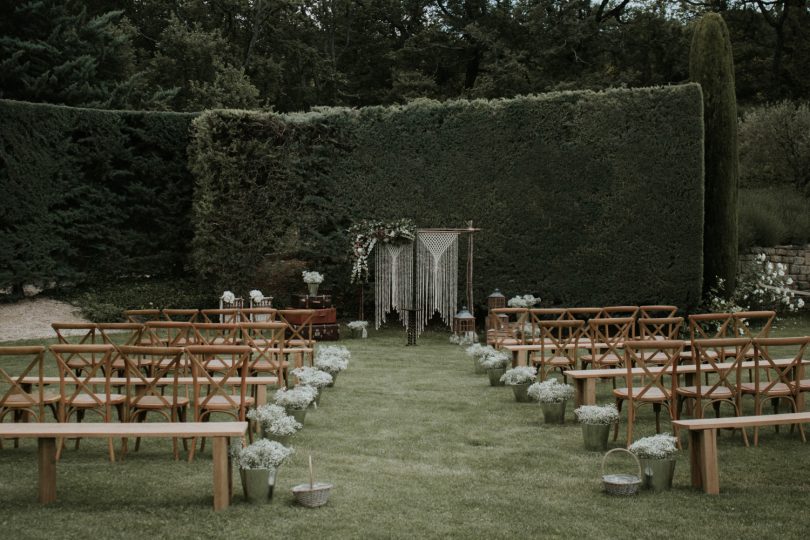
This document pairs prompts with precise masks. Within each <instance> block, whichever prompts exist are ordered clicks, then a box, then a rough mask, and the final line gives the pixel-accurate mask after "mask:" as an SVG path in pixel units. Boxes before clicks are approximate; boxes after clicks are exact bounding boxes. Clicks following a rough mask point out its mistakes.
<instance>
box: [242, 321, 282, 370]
mask: <svg viewBox="0 0 810 540" xmlns="http://www.w3.org/2000/svg"><path fill="white" fill-rule="evenodd" d="M239 326H240V327H241V329H242V344H243V345H247V346H248V347H250V350H251V355H250V367H249V369H248V371H249V373H250V374H251V375H254V374H259V373H275V374H276V377H278V384H279V386H282V385H284V386H286V381H287V368H288V366H287V361H286V358H285V352H284V351H285V341H286V340H285V336H284V334H285V332H286V330H287V325H286V324H284V323H283V322H270V321H267V322H243V323H241V324H240V325H239Z"/></svg>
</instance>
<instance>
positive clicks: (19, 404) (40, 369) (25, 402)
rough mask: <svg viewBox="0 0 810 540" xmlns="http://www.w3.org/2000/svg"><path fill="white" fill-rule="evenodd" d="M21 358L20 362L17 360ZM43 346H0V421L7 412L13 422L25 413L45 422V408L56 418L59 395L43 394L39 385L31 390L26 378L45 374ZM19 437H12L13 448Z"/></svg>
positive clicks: (16, 444) (1, 444) (43, 389)
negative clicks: (25, 380)
mask: <svg viewBox="0 0 810 540" xmlns="http://www.w3.org/2000/svg"><path fill="white" fill-rule="evenodd" d="M21 359H22V363H20V360H21ZM44 370H45V347H42V346H39V345H36V346H30V347H0V423H2V422H3V421H4V419H5V417H6V416H7V415H8V414H11V415H12V420H13V421H14V422H19V421H21V420H23V419H24V418H25V415H30V416H32V417H33V418H34V419H35V421H37V422H44V421H45V418H44V416H45V407H48V408H50V409H51V412H53V416H54V418H56V419H57V421H58V420H59V411H58V409H57V405H58V403H59V396H58V395H52V394H50V393H47V394H46V393H45V387H44V385H42V384H37V385H36V387H37V388H36V390H35V391H31V388H30V386H31V385H29V384H27V383H25V382H24V379H25V378H26V377H33V376H36V377H37V378H38V379H39V380H40V381H42V377H43V376H44V374H45V371H44ZM18 445H19V440H18V439H14V446H15V448H16V447H17V446H18ZM2 447H3V439H2V438H0V448H2Z"/></svg>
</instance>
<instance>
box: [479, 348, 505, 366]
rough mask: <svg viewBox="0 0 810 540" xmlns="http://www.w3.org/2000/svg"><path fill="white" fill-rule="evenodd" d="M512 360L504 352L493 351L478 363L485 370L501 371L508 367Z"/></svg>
mask: <svg viewBox="0 0 810 540" xmlns="http://www.w3.org/2000/svg"><path fill="white" fill-rule="evenodd" d="M511 360H512V358H511V357H510V356H509V355H508V354H507V353H505V352H503V351H496V350H493V351H492V352H487V354H485V355H483V356H481V357H479V359H478V362H479V363H480V364H481V367H482V368H484V369H500V368H504V367H506V366H507V365H508V364H509V362H510V361H511Z"/></svg>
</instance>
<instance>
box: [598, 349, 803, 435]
mask: <svg viewBox="0 0 810 540" xmlns="http://www.w3.org/2000/svg"><path fill="white" fill-rule="evenodd" d="M687 344H691V347H692V351H693V352H692V355H691V356H692V359H693V362H694V365H695V373H694V375H693V380H692V383H691V384H687V385H679V384H678V375H677V372H676V369H675V368H676V366H677V365H678V363H679V362H680V359H681V358H682V356H683V355H682V353H683V350H684V347H685V346H686V345H687ZM808 344H810V337H809V336H803V337H785V338H782V337H780V338H770V337H750V336H748V337H725V338H717V337H713V338H698V339H693V340H692V341H691V342H689V341H682V340H646V341H640V340H629V341H626V342H625V343H624V348H623V354H624V356H625V360H624V366H625V369H626V372H625V386H624V387H622V388H616V389H614V391H613V395H614V397H615V398H616V405H617V407H618V408H619V410H621V408H622V404H623V403H624V402H625V401H627V402H628V409H627V415H628V418H627V444H628V445H629V444H630V443H631V442H632V440H633V426H634V422H635V418H636V415H637V411H638V409H639V408H640V407H641V406H644V405H652V407H653V408H654V410H655V418H656V431H657V432H659V433H660V430H661V429H660V411H661V410H662V408H663V409H664V410H666V411H667V413H668V415H669V417H670V419H671V420H675V419H677V418H679V417H680V415H681V413H682V408H683V407H682V406H683V403H684V402H686V401H691V402H692V411H693V415H694V416H695V417H697V418H702V417H703V415H704V414H705V410H706V409H707V408H708V407H709V406H712V407H714V409H715V413H716V414H717V415H718V416H719V413H720V406H721V405H722V404H723V403H726V404H728V405H730V406H731V407H732V409H733V411H734V414H735V415H736V416H740V415H741V411H742V398H743V396H752V397H753V398H754V414H755V415H760V414H762V413H763V406H764V403H766V402H767V401H768V400H770V401H772V403H773V406H774V412H775V413H777V412H778V407H779V401H780V400H786V401H788V402H789V404H790V406H791V407H792V409H793V411H794V412H799V410H800V409H803V402H804V400H803V398H802V393H803V392H808V391H810V379H804V378H803V368H804V354H805V351H806V349H807V346H808ZM729 351H733V355H732V356H728V353H729ZM777 356H781V357H785V356H787V358H788V359H789V360H790V361H789V362H785V361H777ZM721 360H725V362H726V363H727V365H726V366H725V367H724V368H723V369H720V368H719V367H718V363H719V362H720V361H721ZM750 360H753V362H754V364H755V367H754V370H753V371H754V379H753V381H748V382H746V381H745V380H744V377H743V375H742V372H743V368H742V365H743V362H745V361H750ZM729 362H730V365H728V363H729ZM702 367H703V368H704V369H705V371H706V372H709V373H712V374H713V375H712V377H713V378H712V380H711V382H709V380H708V379H707V381H706V383H705V384H704V383H703V381H702V377H701V375H702V373H701V368H702ZM633 368H637V369H636V372H635V373H634V371H633ZM638 368H641V370H642V372H643V373H642V375H641V376H639V375H638ZM800 431H801V436H802V440H805V436H804V432H803V431H802V430H801V426H800ZM617 435H618V424H617V425H616V428H615V432H614V440H615V439H616V437H617ZM758 437H759V433H758V430H757V429H755V430H754V445H757V444H758ZM743 439H744V441H745V444H746V446H747V445H748V438H747V436H746V434H745V431H743Z"/></svg>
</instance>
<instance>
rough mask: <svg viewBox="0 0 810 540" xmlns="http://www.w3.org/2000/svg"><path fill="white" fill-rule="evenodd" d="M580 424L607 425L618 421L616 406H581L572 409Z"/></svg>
mask: <svg viewBox="0 0 810 540" xmlns="http://www.w3.org/2000/svg"><path fill="white" fill-rule="evenodd" d="M574 414H575V415H576V416H577V420H579V423H580V424H591V425H603V426H604V425H609V424H615V423H616V422H618V421H619V410H618V409H617V408H616V405H613V404H612V403H611V404H610V405H583V406H581V407H578V408H576V409H574Z"/></svg>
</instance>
